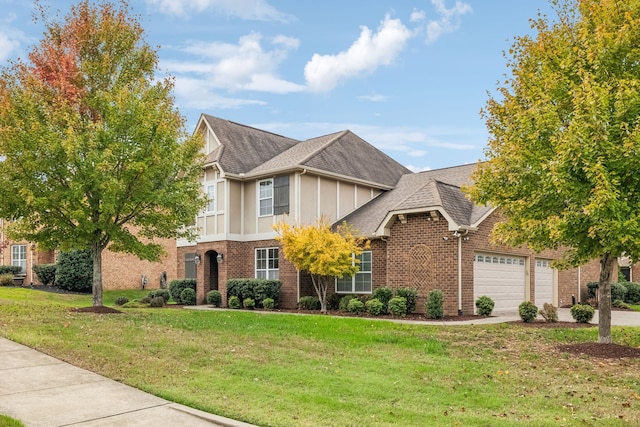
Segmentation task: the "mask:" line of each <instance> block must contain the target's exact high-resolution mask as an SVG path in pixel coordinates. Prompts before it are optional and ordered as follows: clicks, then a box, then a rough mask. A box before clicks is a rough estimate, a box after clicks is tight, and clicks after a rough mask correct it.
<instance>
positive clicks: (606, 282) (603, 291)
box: [598, 254, 614, 344]
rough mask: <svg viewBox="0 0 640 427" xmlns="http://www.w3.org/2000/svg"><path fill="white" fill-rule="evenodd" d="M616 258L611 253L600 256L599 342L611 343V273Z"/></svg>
mask: <svg viewBox="0 0 640 427" xmlns="http://www.w3.org/2000/svg"><path fill="white" fill-rule="evenodd" d="M613 260H614V258H613V257H612V256H611V255H610V254H605V255H603V256H602V257H600V282H599V283H598V311H599V313H598V317H599V321H598V342H599V343H601V344H611V342H612V340H611V273H612V271H613Z"/></svg>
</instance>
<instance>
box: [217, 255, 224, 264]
mask: <svg viewBox="0 0 640 427" xmlns="http://www.w3.org/2000/svg"><path fill="white" fill-rule="evenodd" d="M223 259H224V255H222V254H218V256H217V257H216V261H218V264H220V263H222V260H223Z"/></svg>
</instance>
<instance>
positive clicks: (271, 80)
mask: <svg viewBox="0 0 640 427" xmlns="http://www.w3.org/2000/svg"><path fill="white" fill-rule="evenodd" d="M272 44H273V49H272V50H265V49H263V47H262V36H261V35H260V34H259V33H250V34H247V35H245V36H242V37H241V38H240V39H239V41H238V43H237V44H232V43H221V42H213V43H194V44H191V45H189V46H187V47H186V48H185V49H184V51H185V52H187V53H189V54H192V55H194V56H197V57H199V58H200V60H198V61H191V62H187V61H179V62H178V61H167V62H163V63H162V64H161V66H162V67H164V68H166V69H167V70H168V71H169V72H170V73H172V74H175V75H176V79H177V80H180V79H182V78H183V77H189V78H191V79H193V78H195V76H198V78H199V79H201V81H202V84H203V86H206V87H211V88H217V89H223V90H226V91H229V92H234V91H242V90H251V91H259V92H269V93H278V94H284V93H292V92H301V91H303V90H305V87H304V86H303V85H300V84H297V83H293V82H289V81H286V80H283V79H281V78H279V77H278V76H277V69H278V66H279V65H280V63H281V62H282V61H283V60H284V59H286V58H287V55H288V53H289V52H290V51H291V50H293V49H295V48H297V47H298V45H299V41H298V40H297V39H294V38H292V37H285V36H278V37H275V38H274V39H273V40H272ZM184 74H188V75H189V76H181V75H184Z"/></svg>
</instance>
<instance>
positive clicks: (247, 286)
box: [227, 279, 282, 305]
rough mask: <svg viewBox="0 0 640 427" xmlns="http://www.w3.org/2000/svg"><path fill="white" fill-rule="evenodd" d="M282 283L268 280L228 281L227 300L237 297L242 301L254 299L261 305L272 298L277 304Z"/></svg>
mask: <svg viewBox="0 0 640 427" xmlns="http://www.w3.org/2000/svg"><path fill="white" fill-rule="evenodd" d="M281 287H282V282H280V281H279V280H267V279H229V280H227V299H228V298H229V297H232V296H237V297H238V298H239V299H240V301H244V300H245V299H247V298H251V299H253V300H254V301H255V302H256V304H257V305H261V304H262V301H263V300H265V299H266V298H271V299H273V300H274V302H276V303H277V301H278V298H279V297H280V288H281Z"/></svg>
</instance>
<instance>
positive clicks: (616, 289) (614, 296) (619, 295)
mask: <svg viewBox="0 0 640 427" xmlns="http://www.w3.org/2000/svg"><path fill="white" fill-rule="evenodd" d="M627 292H628V291H627V286H626V283H612V284H611V301H615V300H620V301H624V299H625V298H626V297H627Z"/></svg>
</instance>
